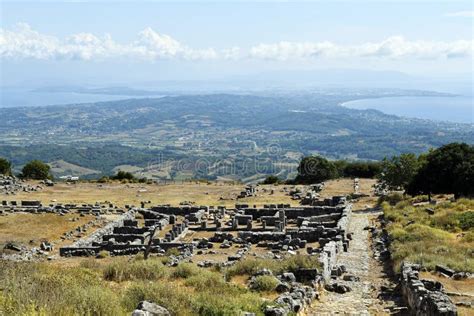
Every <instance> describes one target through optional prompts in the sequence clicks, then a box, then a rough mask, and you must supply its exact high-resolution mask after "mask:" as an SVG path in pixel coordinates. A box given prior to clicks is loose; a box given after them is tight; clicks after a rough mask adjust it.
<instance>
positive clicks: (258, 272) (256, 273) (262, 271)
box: [254, 268, 273, 276]
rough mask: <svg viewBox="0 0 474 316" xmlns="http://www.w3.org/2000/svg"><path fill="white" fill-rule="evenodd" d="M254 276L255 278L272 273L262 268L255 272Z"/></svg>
mask: <svg viewBox="0 0 474 316" xmlns="http://www.w3.org/2000/svg"><path fill="white" fill-rule="evenodd" d="M254 275H256V276H258V275H273V272H272V271H271V270H269V269H266V268H263V269H260V270H258V271H257V272H255V274H254Z"/></svg>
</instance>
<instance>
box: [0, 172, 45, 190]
mask: <svg viewBox="0 0 474 316" xmlns="http://www.w3.org/2000/svg"><path fill="white" fill-rule="evenodd" d="M49 182H50V181H49V180H48V184H46V182H44V181H43V184H46V185H49ZM42 189H43V187H42V186H41V185H30V184H27V183H26V182H24V181H23V180H20V179H18V178H16V177H13V176H4V175H0V194H5V195H15V194H17V193H18V192H36V191H40V190H42Z"/></svg>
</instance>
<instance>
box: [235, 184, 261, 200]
mask: <svg viewBox="0 0 474 316" xmlns="http://www.w3.org/2000/svg"><path fill="white" fill-rule="evenodd" d="M256 194H257V187H256V186H254V185H248V186H246V187H245V190H244V191H242V192H240V194H239V195H238V196H237V198H238V199H243V198H246V197H251V196H255V195H256Z"/></svg>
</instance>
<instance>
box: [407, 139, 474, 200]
mask: <svg viewBox="0 0 474 316" xmlns="http://www.w3.org/2000/svg"><path fill="white" fill-rule="evenodd" d="M425 160H426V162H425V163H424V165H423V166H422V167H421V169H420V170H419V172H418V173H417V174H416V176H415V177H414V178H413V179H412V181H411V182H410V184H409V185H408V187H407V193H409V194H411V195H417V194H432V193H434V194H454V195H455V197H459V196H472V195H474V146H472V145H468V144H465V143H451V144H447V145H444V146H442V147H440V148H438V149H436V150H433V151H431V152H430V153H428V155H426V157H425Z"/></svg>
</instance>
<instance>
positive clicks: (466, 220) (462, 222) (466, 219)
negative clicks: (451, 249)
mask: <svg viewBox="0 0 474 316" xmlns="http://www.w3.org/2000/svg"><path fill="white" fill-rule="evenodd" d="M458 220H459V226H460V227H461V229H462V230H469V229H472V228H474V211H467V212H464V213H462V214H459V215H458Z"/></svg>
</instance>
